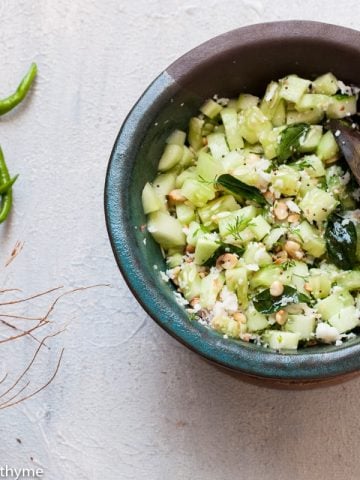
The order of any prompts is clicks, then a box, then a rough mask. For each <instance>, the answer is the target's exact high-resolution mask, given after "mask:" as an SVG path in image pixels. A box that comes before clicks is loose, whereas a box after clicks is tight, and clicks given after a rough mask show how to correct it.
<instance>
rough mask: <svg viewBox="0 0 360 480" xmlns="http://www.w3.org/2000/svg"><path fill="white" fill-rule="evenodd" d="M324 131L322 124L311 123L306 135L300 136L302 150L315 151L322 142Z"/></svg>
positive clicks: (300, 148)
mask: <svg viewBox="0 0 360 480" xmlns="http://www.w3.org/2000/svg"><path fill="white" fill-rule="evenodd" d="M322 131H323V128H322V126H321V125H311V127H310V128H309V130H308V132H307V134H306V135H305V137H301V138H300V142H299V143H300V146H299V150H300V152H304V153H306V152H314V151H315V150H316V148H317V146H318V145H319V143H320V140H321V137H322Z"/></svg>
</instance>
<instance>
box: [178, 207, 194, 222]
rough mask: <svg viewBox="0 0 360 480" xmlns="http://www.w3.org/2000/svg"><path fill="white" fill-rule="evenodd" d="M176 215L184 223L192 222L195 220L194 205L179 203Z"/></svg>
mask: <svg viewBox="0 0 360 480" xmlns="http://www.w3.org/2000/svg"><path fill="white" fill-rule="evenodd" d="M175 209H176V216H177V218H178V220H179V222H180V223H181V224H182V225H189V223H190V222H192V221H193V220H195V210H194V209H193V207H190V206H189V205H186V204H184V203H179V204H178V205H176V206H175Z"/></svg>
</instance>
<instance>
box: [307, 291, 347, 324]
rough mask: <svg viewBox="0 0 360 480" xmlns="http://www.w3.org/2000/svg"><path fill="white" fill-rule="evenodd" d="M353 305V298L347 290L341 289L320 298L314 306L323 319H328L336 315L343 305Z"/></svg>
mask: <svg viewBox="0 0 360 480" xmlns="http://www.w3.org/2000/svg"><path fill="white" fill-rule="evenodd" d="M353 305H354V298H353V297H352V295H351V294H350V293H349V292H348V291H347V290H341V291H339V292H336V293H332V294H331V295H329V296H328V297H326V298H324V299H323V300H320V301H319V302H318V303H317V305H316V308H317V310H318V312H319V313H320V314H321V316H322V318H323V319H324V320H329V319H330V318H331V317H332V316H334V315H337V314H338V313H339V312H340V311H341V310H343V309H344V308H345V307H350V306H353Z"/></svg>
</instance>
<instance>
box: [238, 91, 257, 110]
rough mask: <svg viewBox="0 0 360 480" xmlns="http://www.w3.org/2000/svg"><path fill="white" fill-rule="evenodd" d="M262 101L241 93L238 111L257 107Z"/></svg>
mask: <svg viewBox="0 0 360 480" xmlns="http://www.w3.org/2000/svg"><path fill="white" fill-rule="evenodd" d="M259 101H260V98H259V97H256V96H255V95H251V94H250V93H241V94H240V95H239V98H238V101H237V109H238V110H246V109H247V108H251V107H256V106H257V105H258V103H259Z"/></svg>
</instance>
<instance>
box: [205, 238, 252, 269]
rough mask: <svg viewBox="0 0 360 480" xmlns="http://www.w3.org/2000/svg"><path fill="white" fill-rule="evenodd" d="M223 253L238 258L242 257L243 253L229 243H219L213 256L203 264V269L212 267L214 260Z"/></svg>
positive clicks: (242, 250)
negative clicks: (234, 255) (233, 254)
mask: <svg viewBox="0 0 360 480" xmlns="http://www.w3.org/2000/svg"><path fill="white" fill-rule="evenodd" d="M224 253H235V254H236V255H238V256H239V257H241V256H242V254H243V253H244V249H243V248H241V247H236V246H235V245H230V244H229V243H223V242H219V248H218V249H217V250H215V252H214V253H213V255H212V256H211V257H210V258H209V259H208V260H206V262H205V263H204V264H203V266H204V267H209V268H210V267H213V266H214V265H215V264H216V260H217V259H218V257H220V255H223V254H224Z"/></svg>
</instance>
